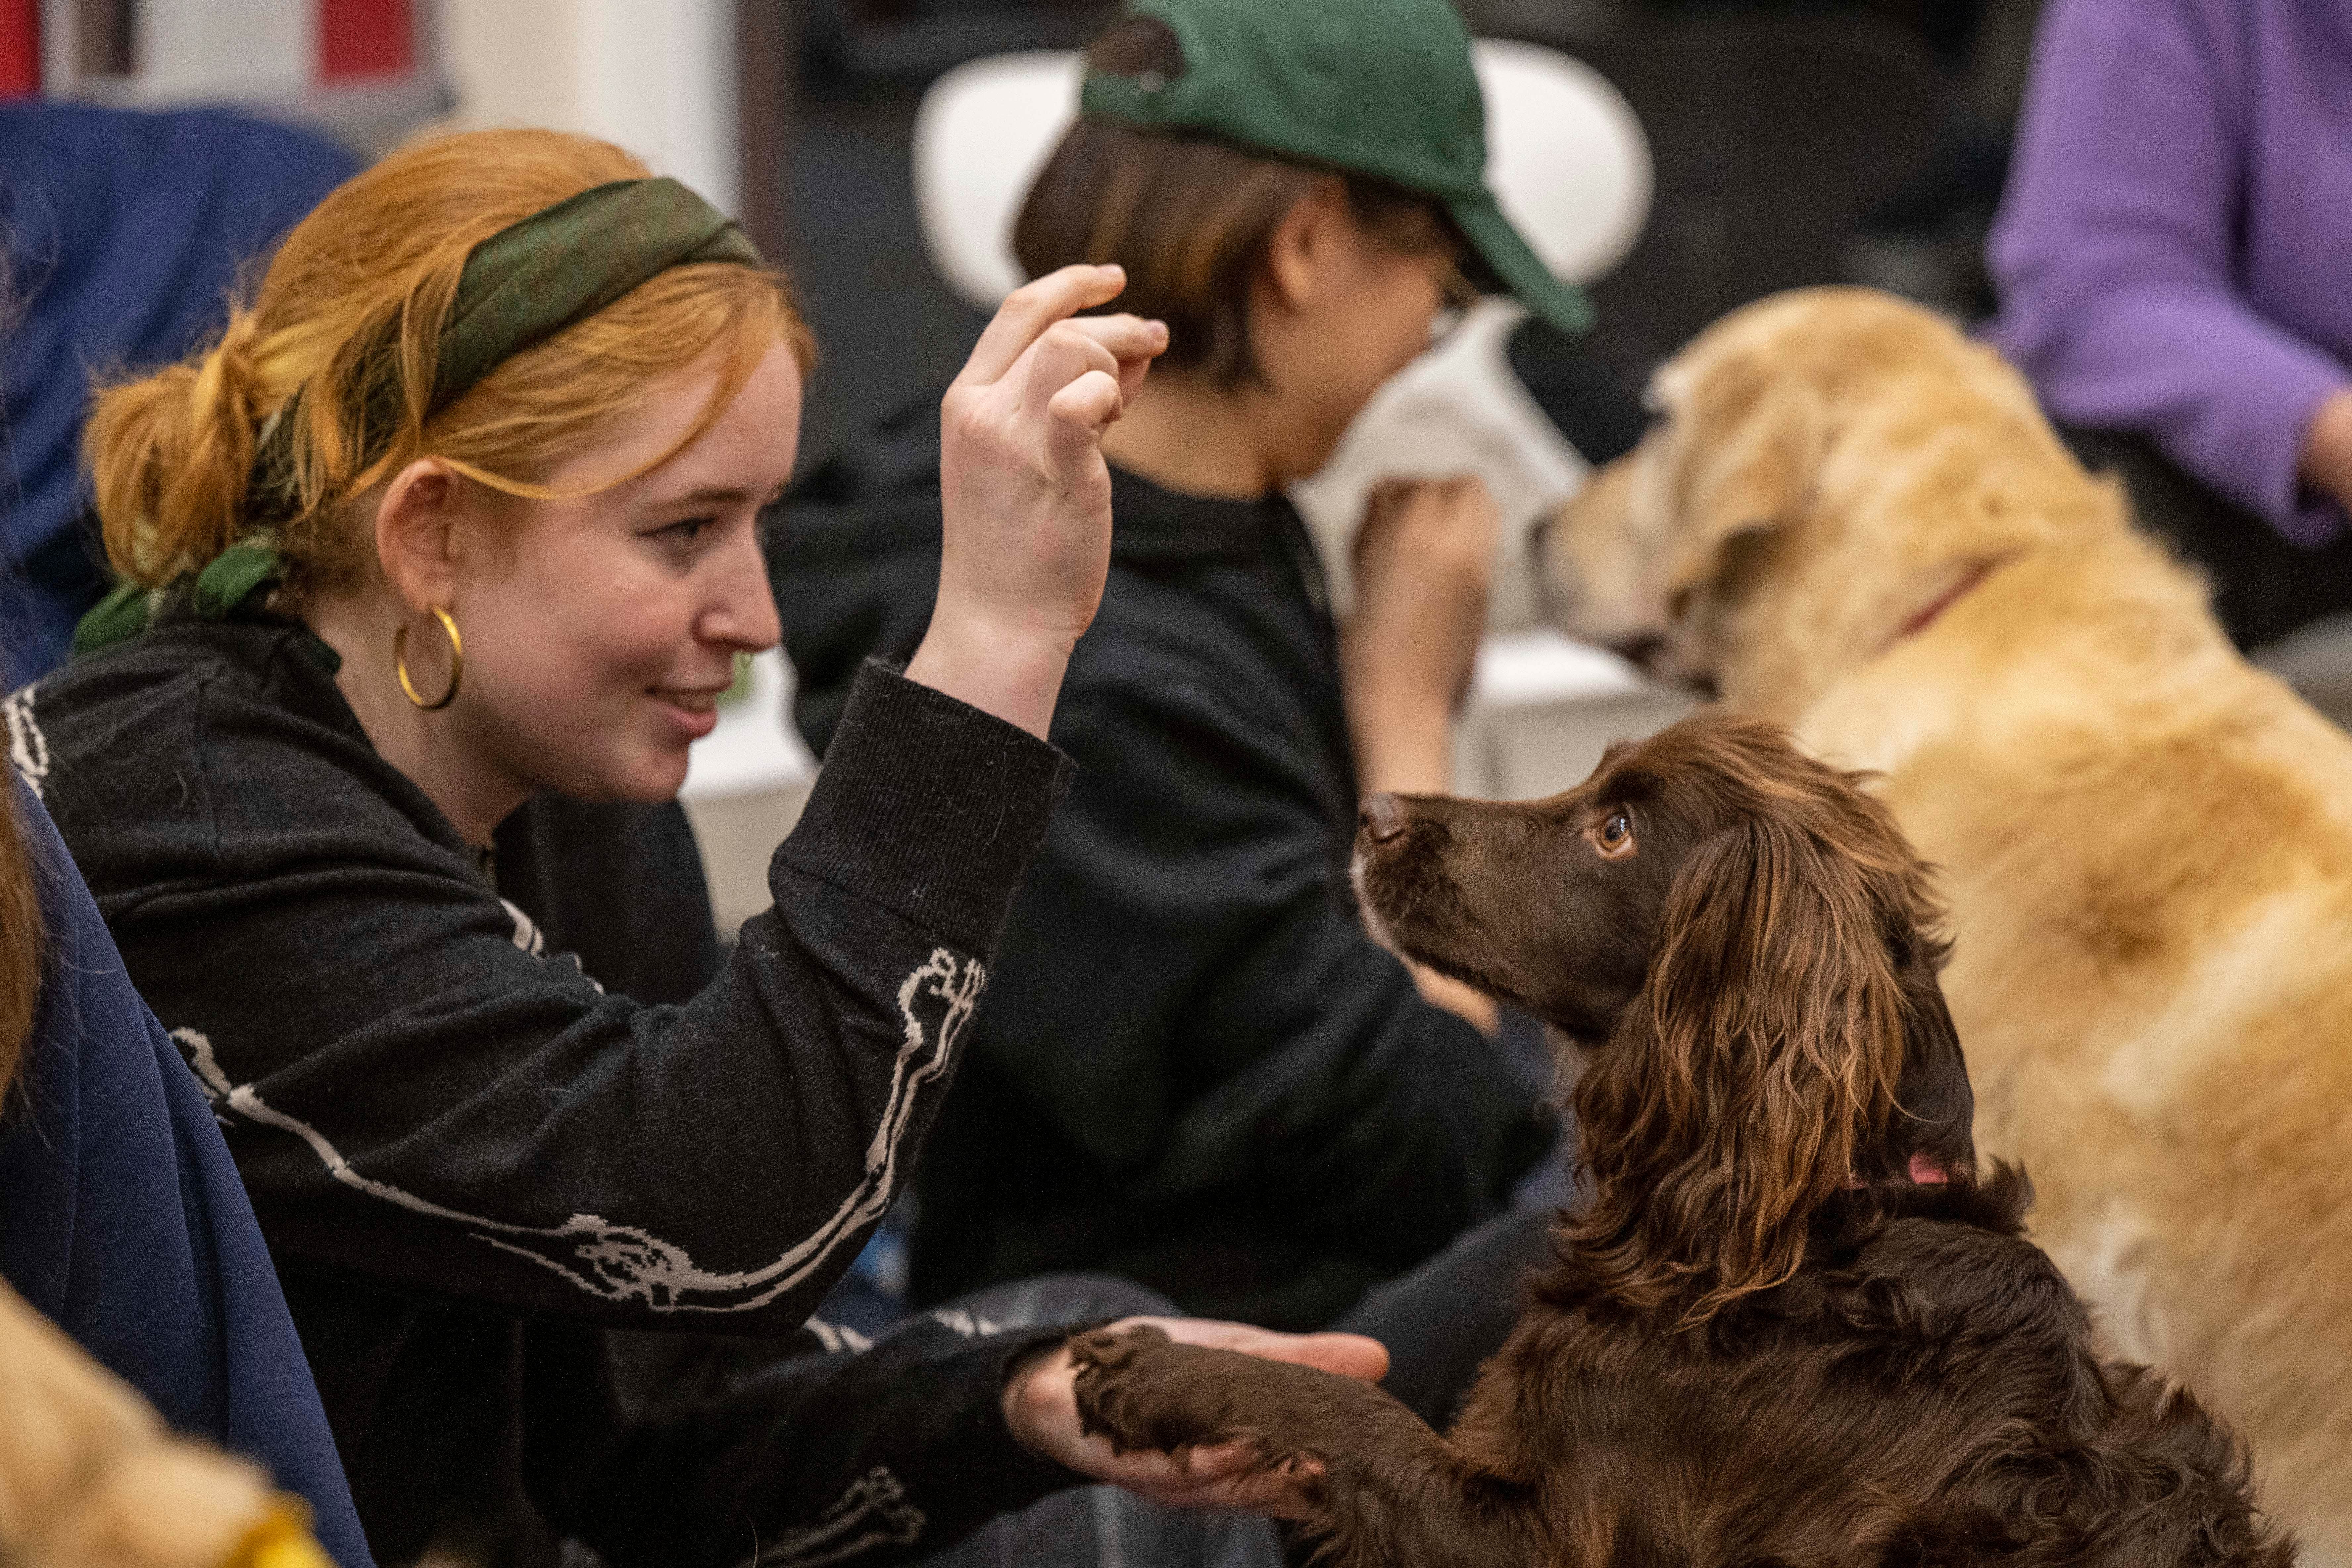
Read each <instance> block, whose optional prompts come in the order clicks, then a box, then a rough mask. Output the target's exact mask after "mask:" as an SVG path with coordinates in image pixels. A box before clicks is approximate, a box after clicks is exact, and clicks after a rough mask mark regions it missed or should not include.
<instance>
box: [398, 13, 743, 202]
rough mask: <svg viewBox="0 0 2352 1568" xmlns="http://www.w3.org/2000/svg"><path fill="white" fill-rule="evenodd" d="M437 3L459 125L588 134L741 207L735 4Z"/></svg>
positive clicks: (707, 194) (444, 59) (713, 197)
mask: <svg viewBox="0 0 2352 1568" xmlns="http://www.w3.org/2000/svg"><path fill="white" fill-rule="evenodd" d="M436 3H437V7H438V8H437V12H436V16H437V19H438V22H439V41H440V50H441V59H442V65H443V68H444V69H445V70H446V72H447V74H448V79H449V83H450V85H451V86H452V87H453V88H454V89H456V90H457V118H458V120H459V121H460V122H461V123H463V124H465V125H468V126H486V125H548V126H553V127H556V128H557V129H560V130H565V131H584V132H589V133H591V134H593V135H597V136H602V137H604V138H606V139H607V140H610V141H613V142H619V143H620V144H621V145H622V146H624V147H626V148H627V149H629V151H631V152H633V153H636V154H637V155H638V156H640V157H642V158H644V159H645V160H646V162H647V163H651V164H652V165H653V166H654V168H655V170H656V172H657V173H660V174H669V175H672V176H674V177H676V178H677V179H679V180H682V181H684V182H685V183H686V184H689V185H691V186H693V187H694V188H695V189H696V190H697V191H698V192H700V193H701V194H702V195H703V196H704V197H705V198H707V199H708V200H709V202H710V203H711V204H712V205H716V206H718V207H719V208H720V209H722V210H724V211H726V212H730V213H733V212H739V211H740V210H741V195H742V167H741V156H740V137H739V134H738V130H737V122H736V100H735V76H736V61H735V5H734V3H733V0H436Z"/></svg>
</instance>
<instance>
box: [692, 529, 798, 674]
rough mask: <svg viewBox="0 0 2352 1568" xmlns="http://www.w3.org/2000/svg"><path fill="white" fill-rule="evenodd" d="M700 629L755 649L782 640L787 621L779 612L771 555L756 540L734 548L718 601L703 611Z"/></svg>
mask: <svg viewBox="0 0 2352 1568" xmlns="http://www.w3.org/2000/svg"><path fill="white" fill-rule="evenodd" d="M699 629H700V631H701V633H702V635H703V637H706V638H708V639H709V641H712V642H722V643H731V644H733V645H734V646H736V647H742V648H748V649H750V650H751V651H752V652H754V653H757V652H760V651H761V650H763V649H766V648H772V647H775V646H776V644H777V643H778V642H780V641H782V638H783V635H784V625H783V621H782V617H781V616H778V615H777V613H776V595H775V591H774V590H773V589H772V587H770V586H769V584H768V563H767V557H766V556H765V555H764V554H763V553H762V552H761V550H760V547H759V545H758V543H757V542H753V543H751V545H750V547H749V548H748V549H745V550H742V551H740V552H730V559H729V560H728V561H727V562H726V563H725V575H724V578H723V579H722V581H721V583H720V584H719V592H718V595H717V599H716V602H715V603H713V604H712V605H710V608H709V609H708V610H706V611H705V612H704V613H703V618H702V621H701V624H700V627H699Z"/></svg>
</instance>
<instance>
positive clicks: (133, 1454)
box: [0, 1284, 331, 1568]
mask: <svg viewBox="0 0 2352 1568" xmlns="http://www.w3.org/2000/svg"><path fill="white" fill-rule="evenodd" d="M306 1512H307V1510H305V1509H304V1507H303V1505H302V1504H301V1503H300V1502H299V1501H297V1500H292V1499H289V1498H285V1497H281V1496H279V1495H278V1494H277V1493H275V1492H274V1491H272V1490H271V1489H270V1487H269V1484H268V1479H267V1478H266V1477H264V1476H263V1474H262V1473H261V1471H260V1469H259V1468H257V1466H254V1465H252V1464H249V1463H247V1461H245V1460H243V1459H233V1458H229V1457H228V1456H227V1455H226V1454H223V1453H221V1452H220V1451H218V1450H217V1449H215V1448H209V1447H205V1446H204V1445H203V1444H201V1443H192V1442H187V1441H184V1440H183V1439H180V1438H177V1437H174V1436H172V1435H171V1434H170V1433H169V1432H167V1431H165V1430H164V1427H163V1422H162V1421H161V1420H159V1419H157V1417H156V1415H155V1412H154V1411H152V1409H150V1408H148V1406H147V1403H146V1401H144V1400H142V1399H141V1398H140V1397H139V1395H138V1394H134V1393H132V1392H131V1389H130V1388H129V1387H128V1386H127V1385H125V1384H122V1383H121V1381H119V1380H118V1379H116V1378H115V1377H114V1376H113V1374H112V1373H109V1372H107V1371H106V1370H105V1369H104V1368H102V1367H100V1365H99V1364H98V1363H96V1362H94V1361H92V1360H90V1359H89V1356H88V1355H86V1354H84V1353H83V1352H82V1351H81V1348H80V1347H79V1346H78V1345H76V1344H75V1343H74V1342H72V1341H71V1340H68V1338H66V1336H65V1335H64V1334H63V1333H61V1332H59V1331H58V1329H57V1326H56V1325H55V1324H53V1323H51V1322H50V1321H48V1320H47V1318H45V1317H43V1316H41V1314H40V1313H38V1312H37V1311H35V1310H33V1309H32V1308H31V1307H29V1306H27V1305H26V1303H25V1300H24V1299H23V1298H22V1297H20V1296H18V1295H17V1294H16V1292H15V1291H14V1290H11V1289H8V1287H7V1286H6V1285H5V1284H0V1563H8V1564H10V1565H11V1568H16V1565H19V1564H21V1565H22V1568H331V1563H329V1562H328V1559H327V1557H326V1554H325V1553H324V1552H321V1551H320V1549H319V1547H318V1545H317V1543H316V1542H313V1541H312V1540H311V1538H310V1531H308V1530H306V1529H305V1528H303V1525H302V1522H301V1521H302V1519H303V1518H304V1517H305V1514H306Z"/></svg>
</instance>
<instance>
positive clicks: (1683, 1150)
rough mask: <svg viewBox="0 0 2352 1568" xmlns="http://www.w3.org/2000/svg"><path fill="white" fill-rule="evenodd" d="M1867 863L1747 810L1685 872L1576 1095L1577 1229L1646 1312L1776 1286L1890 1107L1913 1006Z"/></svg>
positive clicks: (1701, 1311) (1698, 1306) (1690, 1309)
mask: <svg viewBox="0 0 2352 1568" xmlns="http://www.w3.org/2000/svg"><path fill="white" fill-rule="evenodd" d="M1876 904H1877V900H1874V898H1873V896H1872V889H1871V888H1870V886H1869V883H1868V879H1867V874H1866V873H1865V872H1864V871H1863V870H1862V869H1861V868H1859V867H1857V866H1856V865H1855V864H1854V863H1853V861H1852V860H1851V859H1850V858H1847V857H1844V856H1842V855H1840V854H1838V853H1837V852H1836V851H1835V850H1834V849H1833V848H1832V847H1831V846H1830V845H1829V844H1827V843H1825V842H1823V841H1822V839H1821V838H1819V837H1816V836H1814V835H1812V834H1811V833H1808V832H1807V831H1805V830H1804V829H1803V828H1801V827H1800V826H1794V825H1791V824H1790V823H1787V822H1782V821H1779V820H1775V819H1774V818H1772V817H1770V816H1762V815H1759V816H1751V817H1749V818H1748V819H1746V820H1744V821H1741V822H1740V823H1738V824H1737V825H1736V826H1731V827H1728V828H1726V829H1724V830H1723V831H1721V832H1719V833H1717V834H1716V835H1715V836H1714V837H1710V838H1709V839H1707V840H1706V841H1705V842H1704V843H1702V844H1701V845H1700V846H1699V847H1697V848H1696V850H1695V851H1693V852H1692V854H1691V856H1690V858H1688V859H1687V860H1686V861H1685V863H1684V865H1683V867H1682V868H1681V870H1680V871H1679V872H1678V873H1677V874H1676V876H1675V882H1674V886H1673V888H1672V889H1671V890H1670V891H1669V892H1668V894H1667V897H1666V902H1665V906H1664V910H1663V911H1662V913H1661V916H1660V919H1659V921H1658V926H1657V934H1656V937H1655V939H1654V945H1653V947H1652V950H1651V959H1650V969H1649V974H1648V978H1647V980H1646V981H1645V983H1644V984H1643V989H1642V992H1641V994H1639V995H1637V996H1636V997H1634V999H1633V1002H1632V1003H1631V1004H1630V1005H1628V1006H1627V1007H1626V1008H1625V1010H1624V1012H1623V1014H1622V1015H1621V1016H1620V1018H1619V1022H1618V1026H1617V1028H1616V1030H1615V1032H1614V1033H1613V1034H1612V1036H1611V1037H1610V1038H1609V1039H1608V1041H1607V1042H1606V1043H1605V1044H1604V1045H1603V1046H1602V1047H1601V1049H1599V1050H1598V1051H1596V1052H1595V1053H1593V1055H1592V1056H1591V1058H1590V1059H1589V1060H1588V1061H1587V1063H1586V1067H1585V1071H1584V1074H1583V1077H1582V1078H1581V1079H1580V1080H1579V1082H1578V1085H1577V1089H1576V1097H1575V1099H1576V1109H1577V1110H1578V1113H1579V1116H1580V1120H1581V1122H1582V1127H1583V1134H1584V1140H1585V1142H1584V1159H1585V1163H1587V1165H1588V1166H1589V1167H1590V1169H1591V1174H1592V1178H1593V1202H1592V1204H1591V1206H1590V1208H1589V1209H1588V1210H1587V1211H1586V1213H1585V1214H1584V1215H1581V1216H1580V1217H1579V1218H1578V1219H1577V1220H1576V1221H1574V1222H1572V1223H1571V1225H1570V1239H1571V1240H1572V1241H1574V1242H1575V1243H1576V1244H1577V1246H1578V1247H1579V1248H1580V1251H1583V1252H1585V1253H1586V1254H1587V1256H1590V1257H1593V1258H1598V1259H1601V1260H1602V1262H1603V1265H1604V1268H1605V1267H1606V1260H1607V1259H1609V1258H1617V1259H1619V1260H1621V1262H1622V1265H1623V1272H1624V1278H1623V1279H1622V1280H1621V1281H1620V1289H1622V1290H1623V1291H1624V1293H1625V1294H1626V1295H1627V1296H1628V1297H1629V1299H1630V1300H1632V1302H1633V1304H1635V1305H1639V1306H1643V1307H1649V1308H1655V1307H1659V1306H1664V1305H1667V1304H1669V1303H1674V1302H1680V1303H1682V1304H1683V1305H1684V1307H1685V1311H1686V1313H1687V1315H1688V1316H1690V1317H1691V1318H1694V1319H1704V1318H1706V1317H1707V1316H1709V1315H1711V1314H1712V1313H1713V1312H1714V1311H1716V1310H1718V1309H1720V1308H1721V1307H1723V1306H1725V1305H1727V1304H1728V1303H1729V1302H1731V1301H1732V1300H1736V1299H1737V1298H1738V1297H1740V1296H1742V1295H1746V1294H1748V1292H1751V1291H1754V1290H1759V1289H1766V1288H1768V1287H1769V1286H1772V1285H1776V1284H1779V1283H1780V1282H1781V1281H1782V1280H1785V1279H1788V1278H1789V1277H1790V1275H1791V1274H1793V1273H1794V1272H1795V1271H1796V1268H1797V1267H1798V1265H1799V1263H1801V1261H1802V1259H1803V1257H1804V1249H1805V1240H1806V1233H1807V1225H1808V1220H1809V1216H1810V1215H1811V1213H1812V1211H1813V1209H1814V1208H1816V1207H1817V1206H1819V1205H1821V1204H1822V1202H1823V1201H1824V1200H1825V1199H1827V1198H1828V1197H1830V1196H1831V1194H1834V1193H1835V1192H1837V1191H1838V1190H1839V1189H1841V1188H1842V1187H1844V1186H1846V1185H1847V1184H1849V1183H1850V1182H1851V1181H1852V1180H1853V1176H1854V1174H1855V1169H1854V1162H1855V1158H1856V1156H1857V1154H1858V1153H1859V1152H1861V1151H1862V1150H1863V1149H1864V1147H1865V1146H1868V1145H1871V1144H1874V1143H1875V1142H1877V1140H1876V1138H1875V1137H1874V1132H1875V1131H1876V1130H1877V1129H1878V1128H1880V1127H1882V1126H1883V1125H1884V1123H1885V1119H1886V1117H1887V1115H1888V1114H1889V1112H1890V1110H1891V1109H1892V1106H1893V1102H1894V1096H1895V1079H1896V1076H1897V1074H1898V1072H1899V1071H1900V1069H1901V1065H1902V1060H1903V1042H1902V1029H1903V1020H1902V997H1901V988H1900V986H1899V984H1898V981H1897V977H1896V974H1895V964H1894V961H1893V959H1892V957H1891V955H1890V954H1889V953H1888V952H1887V948H1886V944H1885V940H1884V936H1883V932H1882V925H1881V921H1880V920H1879V918H1878V910H1877V908H1876Z"/></svg>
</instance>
